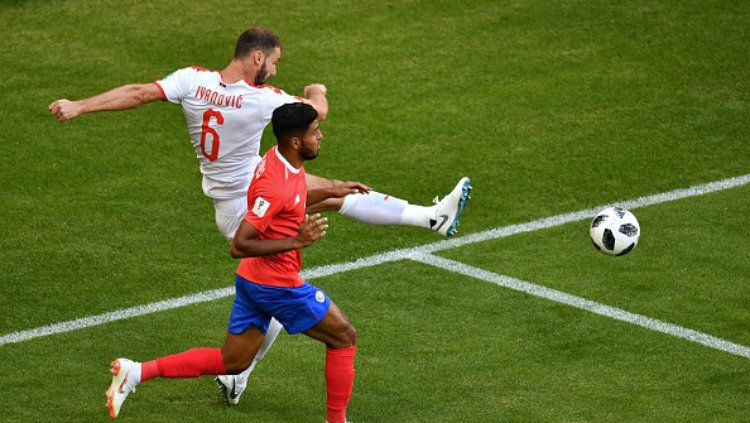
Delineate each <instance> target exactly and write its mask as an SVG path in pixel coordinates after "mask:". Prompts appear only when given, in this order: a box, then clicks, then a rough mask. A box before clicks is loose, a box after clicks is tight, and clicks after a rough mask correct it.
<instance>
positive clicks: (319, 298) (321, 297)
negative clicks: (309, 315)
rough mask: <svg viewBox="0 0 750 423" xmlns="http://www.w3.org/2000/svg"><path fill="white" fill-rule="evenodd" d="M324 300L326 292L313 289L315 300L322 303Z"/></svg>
mask: <svg viewBox="0 0 750 423" xmlns="http://www.w3.org/2000/svg"><path fill="white" fill-rule="evenodd" d="M325 300H326V294H324V293H323V291H321V290H318V291H315V301H317V302H319V303H323V302H325Z"/></svg>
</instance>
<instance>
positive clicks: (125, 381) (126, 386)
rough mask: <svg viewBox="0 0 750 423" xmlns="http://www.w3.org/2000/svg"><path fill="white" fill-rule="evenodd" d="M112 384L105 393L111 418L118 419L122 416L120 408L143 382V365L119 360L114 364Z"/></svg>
mask: <svg viewBox="0 0 750 423" xmlns="http://www.w3.org/2000/svg"><path fill="white" fill-rule="evenodd" d="M110 372H111V373H112V383H111V384H110V385H109V389H107V391H106V392H105V394H106V395H107V408H108V409H109V416H110V417H112V418H113V419H116V418H117V416H118V415H119V414H120V407H122V403H123V402H125V398H127V397H128V394H130V393H131V392H135V387H136V385H138V384H139V383H140V382H141V363H138V362H136V361H132V360H128V359H127V358H118V359H117V360H115V361H113V362H112V368H111V369H110Z"/></svg>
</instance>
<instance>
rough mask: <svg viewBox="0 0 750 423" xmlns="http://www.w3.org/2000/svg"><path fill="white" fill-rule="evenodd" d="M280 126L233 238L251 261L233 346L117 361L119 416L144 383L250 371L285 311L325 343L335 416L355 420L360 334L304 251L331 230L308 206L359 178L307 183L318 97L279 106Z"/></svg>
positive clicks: (113, 393)
mask: <svg viewBox="0 0 750 423" xmlns="http://www.w3.org/2000/svg"><path fill="white" fill-rule="evenodd" d="M273 132H274V135H275V136H276V138H277V146H276V147H274V148H271V149H270V150H269V151H268V152H267V153H266V155H265V157H264V158H263V160H262V161H261V162H260V163H259V164H258V166H257V168H256V170H255V172H254V177H253V182H252V184H251V185H250V189H249V191H248V195H247V201H248V209H249V210H248V212H247V214H246V216H245V218H244V220H243V221H242V223H241V224H240V227H239V229H238V230H237V234H236V236H235V238H234V240H233V241H232V244H231V254H232V256H233V257H235V258H241V259H242V260H241V262H240V265H239V267H238V268H237V277H236V281H235V287H236V294H235V300H234V304H233V306H232V313H231V316H230V321H229V329H228V331H229V333H228V334H227V337H226V341H225V343H224V347H223V348H195V349H191V350H189V351H186V352H183V353H179V354H175V355H171V356H167V357H162V358H158V359H155V360H151V361H147V362H144V363H138V362H134V361H131V360H128V359H125V358H119V359H117V360H115V361H114V362H113V363H112V374H113V377H112V383H111V384H110V387H109V389H107V392H106V394H107V407H108V408H109V412H110V416H112V417H113V418H116V417H117V416H118V415H119V413H120V409H121V407H122V404H123V402H124V401H125V399H126V398H127V397H128V395H129V393H130V392H132V391H133V390H134V389H135V387H136V386H137V385H138V384H139V383H141V382H145V381H147V380H150V379H153V378H155V377H163V378H184V377H199V376H201V375H221V374H236V373H239V372H241V371H242V370H244V369H245V368H246V367H247V366H248V365H249V364H250V362H251V360H252V359H253V356H254V355H255V353H256V352H257V351H258V349H259V347H260V345H261V343H262V342H263V339H264V334H265V332H266V330H267V328H268V325H269V323H270V322H271V319H272V318H276V319H278V320H279V321H280V322H281V323H282V324H283V325H284V327H285V328H286V329H287V331H288V332H289V333H290V334H296V333H305V334H306V335H307V336H309V337H311V338H313V339H316V340H318V341H321V342H323V343H324V344H325V345H326V364H325V378H326V390H327V413H326V421H327V422H328V423H345V422H346V407H347V405H348V403H349V398H350V396H351V391H352V385H353V383H354V356H355V355H356V335H357V333H356V330H355V328H354V326H353V325H352V324H351V323H350V322H349V321H348V320H347V319H346V317H344V315H343V313H342V312H341V310H339V308H338V307H337V306H336V305H335V304H334V303H333V302H332V301H331V300H330V298H329V297H328V296H327V295H326V294H325V293H324V292H323V291H322V290H321V289H319V288H317V287H315V286H313V285H311V284H309V283H307V282H306V281H305V280H303V279H302V277H301V276H300V274H299V272H300V269H301V265H302V260H301V252H300V249H301V248H304V247H308V246H310V245H312V244H313V243H314V242H315V241H316V240H317V239H319V238H321V237H323V236H325V234H326V229H327V227H328V225H327V224H326V219H325V218H322V217H320V215H317V214H316V215H313V216H309V215H307V214H306V207H307V206H308V205H313V204H316V203H319V202H320V201H324V200H326V199H328V198H340V197H342V196H345V195H347V194H349V193H351V192H352V191H355V190H357V189H358V184H357V183H345V184H343V185H344V186H345V187H344V188H342V187H336V188H322V189H312V190H309V191H308V188H307V184H306V178H305V169H304V167H303V164H304V162H305V161H306V160H312V159H314V158H315V157H317V155H318V151H319V148H320V140H321V139H322V137H323V135H322V133H321V132H320V129H319V128H318V120H317V112H316V111H315V109H314V108H313V107H311V106H310V105H307V104H301V103H290V104H285V105H283V106H281V107H279V108H278V109H276V110H275V111H274V113H273Z"/></svg>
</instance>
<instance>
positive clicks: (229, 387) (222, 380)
mask: <svg viewBox="0 0 750 423" xmlns="http://www.w3.org/2000/svg"><path fill="white" fill-rule="evenodd" d="M257 363H258V361H256V360H253V362H252V363H251V364H250V367H248V368H247V369H245V370H243V371H242V373H240V374H238V375H221V376H216V379H214V380H215V381H216V384H217V385H219V395H221V399H222V400H224V403H225V404H226V405H237V404H238V403H239V402H240V395H242V393H243V392H245V388H246V387H247V380H248V379H249V378H250V373H252V371H253V369H255V364H257Z"/></svg>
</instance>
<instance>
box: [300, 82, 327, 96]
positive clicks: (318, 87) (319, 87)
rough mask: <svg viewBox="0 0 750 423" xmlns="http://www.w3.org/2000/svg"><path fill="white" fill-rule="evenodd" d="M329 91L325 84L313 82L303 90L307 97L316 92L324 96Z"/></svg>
mask: <svg viewBox="0 0 750 423" xmlns="http://www.w3.org/2000/svg"><path fill="white" fill-rule="evenodd" d="M327 92H328V89H327V88H326V86H325V85H323V84H311V85H308V86H306V87H305V90H304V91H303V94H304V96H305V98H310V96H312V95H315V94H318V93H319V94H322V95H323V96H325V95H326V93H327Z"/></svg>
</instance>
